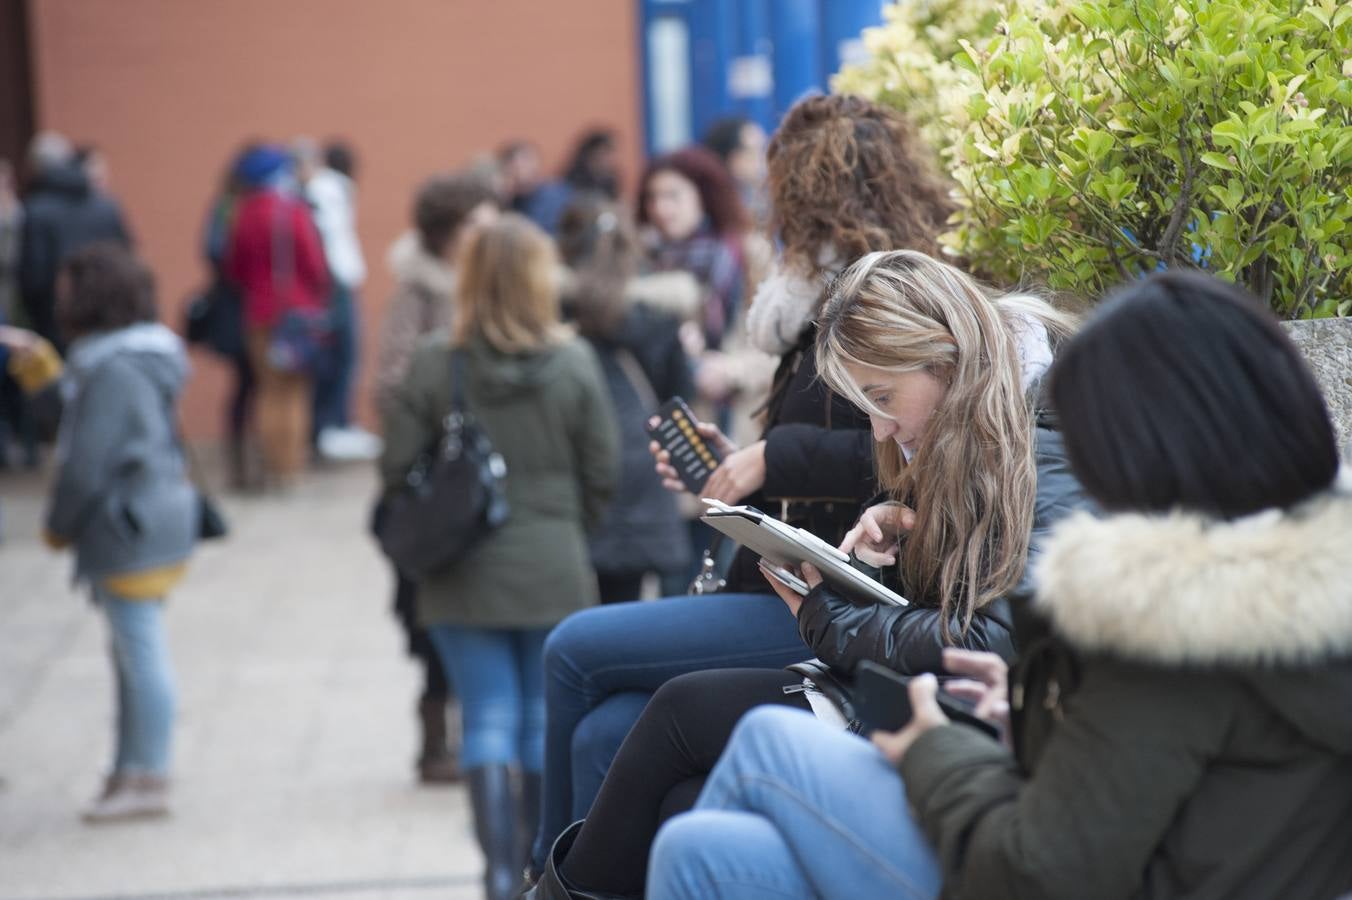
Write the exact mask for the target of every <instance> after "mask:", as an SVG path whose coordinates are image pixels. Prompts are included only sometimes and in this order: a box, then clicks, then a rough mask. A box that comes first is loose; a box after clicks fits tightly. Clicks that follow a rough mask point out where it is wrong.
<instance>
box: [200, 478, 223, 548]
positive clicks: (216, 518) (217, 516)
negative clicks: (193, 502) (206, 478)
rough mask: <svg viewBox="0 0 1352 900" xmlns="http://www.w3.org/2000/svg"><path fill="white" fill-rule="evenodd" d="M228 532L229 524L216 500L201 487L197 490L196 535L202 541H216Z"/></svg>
mask: <svg viewBox="0 0 1352 900" xmlns="http://www.w3.org/2000/svg"><path fill="white" fill-rule="evenodd" d="M229 534H230V524H229V523H228V522H226V521H225V515H224V514H223V513H222V512H221V509H220V507H219V506H217V505H216V501H215V500H213V499H211V497H210V496H208V495H207V494H204V493H202V491H201V489H198V492H197V537H198V539H199V540H203V541H216V540H220V539H221V538H224V537H227V536H229Z"/></svg>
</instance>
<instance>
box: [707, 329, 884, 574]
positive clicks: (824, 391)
mask: <svg viewBox="0 0 1352 900" xmlns="http://www.w3.org/2000/svg"><path fill="white" fill-rule="evenodd" d="M816 337H817V329H816V328H815V327H809V328H806V329H804V330H803V334H802V335H801V336H800V337H799V340H798V343H797V344H796V345H795V346H794V347H793V348H792V349H790V350H789V351H788V352H787V353H785V354H784V356H783V358H782V359H781V360H780V363H779V368H778V370H777V371H776V372H775V380H774V387H773V388H771V391H770V399H769V402H768V403H767V404H766V409H765V418H766V422H767V425H766V428H765V431H764V433H763V434H762V435H761V436H762V437H763V438H764V440H765V485H764V486H763V487H762V488H761V489H760V490H759V491H757V492H756V493H754V494H752V495H751V496H750V497H747V498H746V499H745V500H743V501H741V502H742V503H744V504H746V505H748V506H754V507H756V508H757V509H759V510H761V511H762V512H766V513H769V514H770V515H772V516H775V517H776V518H779V519H782V520H784V521H785V522H788V523H789V524H791V525H794V526H796V527H798V528H803V529H806V530H807V531H810V532H812V533H813V534H815V535H817V536H818V537H820V538H821V539H822V540H824V541H828V542H829V543H831V544H838V543H840V542H841V541H842V540H843V539H844V538H845V533H846V532H847V531H849V530H850V529H851V528H852V527H853V526H854V523H855V522H856V521H857V520H858V519H859V513H860V512H861V511H862V510H863V508H864V504H865V503H866V502H867V501H868V499H869V498H870V497H872V496H873V495H874V494H875V493H877V491H878V482H877V479H876V478H875V476H874V473H873V434H872V432H871V431H870V430H869V422H868V416H866V415H864V414H863V413H861V412H860V411H859V410H858V409H856V408H855V407H854V406H853V405H851V404H850V402H849V401H847V400H846V399H845V398H844V397H840V396H837V395H836V394H834V393H832V391H831V390H830V389H829V388H827V386H826V384H825V382H823V381H822V380H821V379H820V378H818V377H817V364H816V353H815V346H814V342H815V341H816ZM757 560H758V556H757V555H756V554H755V553H752V552H751V551H749V550H747V549H746V548H741V549H739V550H738V552H737V555H736V557H735V558H734V559H733V562H732V566H731V567H730V569H729V571H728V577H727V581H728V584H727V588H726V590H728V591H730V592H731V591H736V592H747V593H771V590H772V589H771V588H770V585H769V583H768V582H766V580H765V576H764V575H762V574H761V573H760V569H759V568H757V565H756V564H757Z"/></svg>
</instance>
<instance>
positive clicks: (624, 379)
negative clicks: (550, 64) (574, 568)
mask: <svg viewBox="0 0 1352 900" xmlns="http://www.w3.org/2000/svg"><path fill="white" fill-rule="evenodd" d="M558 243H559V251H560V253H561V255H562V257H563V262H564V264H565V265H567V266H568V267H569V269H570V270H571V278H570V284H569V286H568V288H567V289H566V290H565V292H564V309H565V311H566V312H567V314H568V315H569V317H570V318H571V319H572V320H573V321H574V322H575V323H576V324H577V328H578V331H579V333H580V334H581V335H582V336H583V337H585V338H586V339H587V340H588V341H589V342H590V343H591V345H592V349H593V350H595V351H596V355H597V358H598V359H600V361H601V371H602V373H604V375H605V380H606V387H607V389H608V390H609V391H610V399H611V402H612V403H613V404H614V408H615V418H616V422H617V424H618V426H619V429H620V486H619V490H618V491H616V494H615V501H614V503H612V504H611V506H610V509H609V511H608V512H607V513H606V517H605V519H604V520H602V523H601V526H600V527H599V528H598V529H596V530H595V531H594V532H592V534H591V535H590V543H591V558H592V565H593V566H595V567H596V577H597V582H598V584H599V586H600V593H601V602H602V603H618V602H622V601H626V600H638V599H639V598H640V591H641V587H642V584H643V578H644V576H645V575H648V574H650V573H652V574H656V575H659V576H668V577H671V576H676V577H680V576H682V575H683V574H684V573H685V572H686V571H688V570H689V568H690V563H691V548H690V532H689V530H688V529H687V528H686V525H685V520H684V517H683V516H682V515H681V512H680V510H679V509H677V506H676V498H675V496H674V495H673V494H672V493H670V492H669V491H667V490H665V489H664V488H663V487H662V482H661V480H660V479H659V478H658V477H657V473H656V472H655V471H654V470H653V466H652V457H651V456H650V455H649V453H648V442H649V440H650V438H649V436H648V431H647V427H646V422H647V420H648V417H649V416H650V415H652V413H653V412H654V411H655V410H656V409H657V407H658V406H660V405H661V404H662V403H663V402H664V401H666V400H667V399H669V398H671V397H677V396H681V397H689V396H693V391H694V380H693V378H692V375H691V371H690V361H689V359H688V358H687V357H686V355H685V349H684V348H683V347H682V346H681V340H680V336H679V331H680V326H681V323H682V322H683V321H690V320H691V318H693V316H694V315H695V313H696V312H697V310H698V305H699V300H700V292H699V287H698V285H697V284H696V282H695V281H694V279H693V278H691V277H690V276H688V275H687V274H686V273H681V272H677V273H664V274H653V275H647V276H639V274H638V273H639V265H640V262H641V261H642V255H643V250H642V247H641V246H640V244H639V241H638V235H637V232H636V231H635V230H634V226H633V223H632V221H631V220H630V219H629V217H628V215H627V213H625V211H624V210H623V209H622V208H621V207H620V206H619V205H618V204H616V203H614V202H612V201H610V200H608V199H606V198H605V197H604V196H602V195H600V194H583V195H580V196H579V197H578V198H577V199H575V200H574V201H573V202H572V203H571V204H570V205H569V207H568V209H567V210H565V211H564V214H563V220H562V221H561V222H560V224H559V240H558Z"/></svg>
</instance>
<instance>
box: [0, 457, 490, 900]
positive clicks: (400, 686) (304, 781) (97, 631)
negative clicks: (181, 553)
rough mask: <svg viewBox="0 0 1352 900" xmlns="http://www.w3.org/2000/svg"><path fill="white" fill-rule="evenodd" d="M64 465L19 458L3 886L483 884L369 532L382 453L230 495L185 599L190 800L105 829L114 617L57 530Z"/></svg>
mask: <svg viewBox="0 0 1352 900" xmlns="http://www.w3.org/2000/svg"><path fill="white" fill-rule="evenodd" d="M44 490H45V483H44V480H43V478H41V477H39V476H32V477H19V476H14V475H5V476H3V477H0V514H2V515H3V517H4V542H3V543H0V779H3V784H2V785H0V900H16V898H34V900H58V898H60V900H67V898H69V900H75V898H80V900H85V898H88V900H93V898H100V900H102V898H112V897H140V898H149V897H154V898H160V897H171V896H173V897H185V898H208V897H248V898H274V897H277V898H281V897H296V896H303V897H306V898H330V897H331V898H351V900H368V898H376V897H381V898H394V900H418V898H431V897H436V898H438V900H441V898H446V897H452V898H470V897H477V896H479V894H480V891H479V888H478V884H479V872H480V866H481V861H480V857H479V853H478V850H477V848H476V847H475V846H474V841H473V837H472V831H471V824H470V819H469V811H468V806H467V803H468V801H467V798H466V796H465V792H464V790H463V788H461V787H458V786H457V787H439V788H420V787H418V786H416V785H415V784H414V781H413V765H412V763H413V758H414V754H415V746H414V745H415V739H416V735H415V732H414V722H415V720H414V716H413V707H414V702H415V700H416V692H417V688H418V685H417V679H418V672H417V670H416V669H415V667H414V665H413V664H412V663H411V662H410V661H409V660H408V659H407V658H406V657H405V655H404V650H403V637H402V634H401V633H400V632H399V629H398V626H397V624H396V623H395V621H394V619H393V617H392V616H391V614H390V593H391V585H390V576H389V574H388V572H387V570H386V566H385V564H384V562H383V560H382V559H381V558H380V556H379V555H378V553H377V552H376V550H375V548H374V546H373V544H372V543H371V540H370V538H369V537H368V536H367V535H366V531H365V527H364V526H365V517H366V513H367V508H368V505H369V503H370V500H371V498H372V497H373V496H374V494H375V480H374V477H373V475H372V473H371V472H370V470H369V469H367V468H365V467H359V468H351V469H339V470H328V471H323V472H319V473H316V474H314V475H313V476H312V477H311V478H310V479H309V480H308V481H307V482H306V483H305V484H304V485H302V486H301V487H300V488H299V489H298V490H297V491H296V493H295V494H294V495H292V496H290V497H287V498H283V499H274V498H268V499H248V500H238V499H232V498H229V497H225V498H223V503H224V506H225V509H226V513H227V515H228V517H229V519H230V522H231V526H232V529H233V531H232V535H231V537H230V538H229V539H228V540H227V541H223V542H218V543H216V544H213V545H208V546H206V547H204V548H202V550H201V551H200V552H199V553H198V555H197V556H196V557H195V559H194V561H193V564H192V566H191V568H190V570H189V574H188V577H187V579H186V580H185V582H184V583H183V584H182V585H180V587H179V588H178V589H177V590H176V591H174V593H173V596H172V597H171V599H170V609H169V617H168V621H169V629H170V635H171V642H172V651H173V656H174V662H175V665H176V667H177V671H178V686H179V703H180V717H179V723H178V729H177V732H176V750H175V757H176V767H175V778H176V785H175V796H174V810H175V812H174V815H173V817H172V818H170V819H168V820H165V821H161V822H147V823H139V824H132V825H120V826H104V827H98V828H91V827H88V826H85V825H83V824H82V823H81V822H80V820H79V817H78V814H79V810H80V808H81V807H82V805H83V804H84V803H85V802H86V801H87V800H88V799H89V798H90V797H91V796H92V795H93V794H94V792H95V790H96V789H97V786H98V783H99V780H100V778H101V774H102V772H103V771H104V769H105V767H106V766H107V760H108V757H109V753H110V747H111V740H112V675H111V671H110V669H109V661H108V657H107V651H106V649H105V646H104V643H105V640H106V637H105V633H104V625H103V622H102V620H101V619H100V617H99V616H98V615H97V614H96V613H95V611H94V610H93V609H91V608H90V606H89V604H88V603H87V601H86V600H85V599H84V597H83V596H82V595H80V594H78V593H76V592H74V591H73V590H72V589H71V588H70V586H69V578H70V572H69V560H68V559H67V558H64V557H62V556H59V555H56V554H52V553H50V552H48V551H47V550H46V549H45V548H44V547H43V546H42V545H41V544H40V542H39V541H38V540H37V538H36V535H37V533H38V527H39V525H40V522H41V512H42V504H43V495H44Z"/></svg>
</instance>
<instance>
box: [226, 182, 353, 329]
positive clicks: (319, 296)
mask: <svg viewBox="0 0 1352 900" xmlns="http://www.w3.org/2000/svg"><path fill="white" fill-rule="evenodd" d="M274 253H276V256H277V259H275V260H274V259H273V255H274ZM225 268H226V274H227V276H228V277H229V278H230V280H231V281H233V282H234V283H235V284H237V285H239V287H240V290H241V292H242V293H243V295H244V326H245V327H246V328H269V327H271V326H272V325H274V324H276V322H277V320H278V318H280V317H281V316H282V314H283V313H285V312H287V311H289V310H292V309H314V310H319V309H323V308H324V307H325V306H326V305H327V303H328V289H329V272H328V266H327V265H326V263H325V261H324V247H323V244H321V243H320V240H319V232H318V230H316V228H315V225H314V220H313V219H311V217H310V210H309V208H308V207H306V206H305V204H304V203H302V202H301V201H300V200H297V199H295V198H294V197H288V196H286V195H285V194H282V193H280V192H278V191H274V190H259V191H254V192H252V193H250V194H248V195H247V196H246V197H244V199H243V200H241V201H240V203H239V207H238V208H237V209H236V211H235V223H234V227H233V228H232V230H231V232H230V243H229V246H228V249H227V250H226V256H225Z"/></svg>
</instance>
